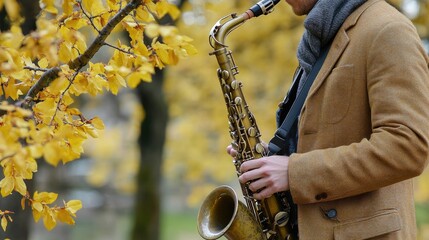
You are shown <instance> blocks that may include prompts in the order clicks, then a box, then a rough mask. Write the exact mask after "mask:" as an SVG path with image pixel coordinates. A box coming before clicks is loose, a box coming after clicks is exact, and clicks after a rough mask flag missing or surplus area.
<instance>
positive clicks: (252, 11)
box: [209, 0, 280, 49]
mask: <svg viewBox="0 0 429 240" xmlns="http://www.w3.org/2000/svg"><path fill="white" fill-rule="evenodd" d="M279 2H280V0H261V1H259V2H258V3H256V4H255V5H253V6H252V7H251V8H249V10H247V11H245V12H244V13H242V14H241V15H237V14H236V13H233V14H230V15H228V16H225V17H223V18H221V19H220V20H219V21H218V22H217V23H216V24H215V25H214V26H213V28H212V29H211V31H210V35H209V38H210V45H211V46H212V47H213V48H214V49H217V48H218V47H219V46H220V47H225V46H226V45H225V38H226V36H228V34H229V33H231V32H232V31H234V30H235V29H236V28H238V27H239V26H240V25H241V24H243V23H244V22H245V21H247V20H249V19H251V18H253V17H258V16H260V15H267V14H269V13H271V12H272V11H273V10H274V6H275V5H276V4H277V3H279Z"/></svg>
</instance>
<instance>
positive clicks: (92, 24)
mask: <svg viewBox="0 0 429 240" xmlns="http://www.w3.org/2000/svg"><path fill="white" fill-rule="evenodd" d="M78 3H79V4H78V5H79V7H80V10H81V11H82V13H83V15H85V17H86V18H88V20H89V21H90V22H91V26H92V27H93V28H94V29H95V31H97V32H98V33H100V30H98V28H97V27H96V26H95V24H94V22H93V21H92V19H93V18H92V17H91V16H89V15H88V13H86V11H85V9H83V6H82V1H78Z"/></svg>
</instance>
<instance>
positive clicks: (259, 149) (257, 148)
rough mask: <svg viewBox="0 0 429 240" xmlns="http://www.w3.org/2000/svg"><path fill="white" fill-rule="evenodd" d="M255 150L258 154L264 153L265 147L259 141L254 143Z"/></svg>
mask: <svg viewBox="0 0 429 240" xmlns="http://www.w3.org/2000/svg"><path fill="white" fill-rule="evenodd" d="M255 151H256V152H257V153H259V154H263V153H265V148H264V146H263V145H262V144H261V143H258V144H256V146H255Z"/></svg>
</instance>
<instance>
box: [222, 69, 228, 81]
mask: <svg viewBox="0 0 429 240" xmlns="http://www.w3.org/2000/svg"><path fill="white" fill-rule="evenodd" d="M229 76H230V74H229V72H228V71H227V70H223V71H222V79H224V80H226V79H229Z"/></svg>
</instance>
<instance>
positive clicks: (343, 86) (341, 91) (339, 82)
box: [321, 64, 354, 123]
mask: <svg viewBox="0 0 429 240" xmlns="http://www.w3.org/2000/svg"><path fill="white" fill-rule="evenodd" d="M353 82H354V66H353V65H352V64H350V65H344V66H339V67H336V68H334V69H333V70H332V72H331V74H330V75H329V76H328V78H327V79H326V80H325V82H324V87H323V90H324V97H323V102H322V110H321V114H322V119H323V121H324V122H326V123H338V122H340V121H341V120H342V119H343V118H344V117H345V116H346V114H347V112H348V111H349V105H350V101H351V95H352V89H353V84H354V83H353Z"/></svg>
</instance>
